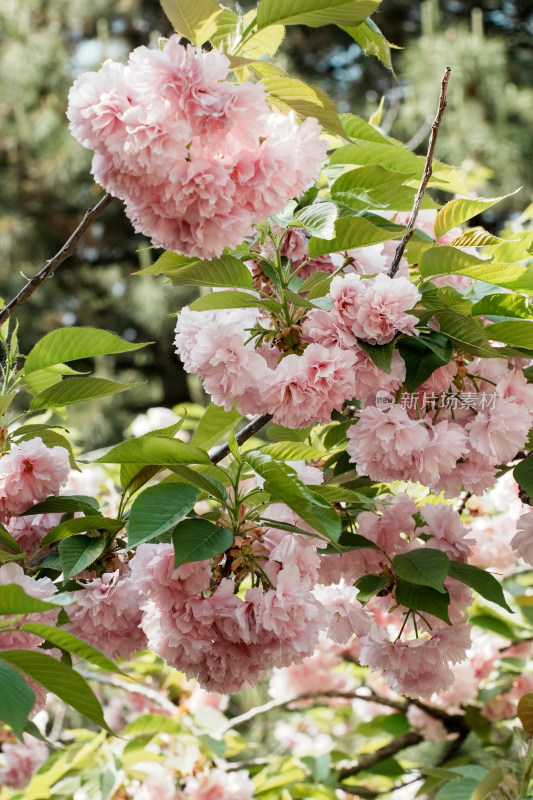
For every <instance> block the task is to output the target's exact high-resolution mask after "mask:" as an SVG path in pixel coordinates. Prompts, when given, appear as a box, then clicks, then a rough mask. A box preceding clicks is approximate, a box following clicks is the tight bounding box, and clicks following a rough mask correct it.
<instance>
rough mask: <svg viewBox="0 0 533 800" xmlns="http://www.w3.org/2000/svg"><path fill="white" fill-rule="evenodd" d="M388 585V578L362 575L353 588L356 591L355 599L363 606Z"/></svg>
mask: <svg viewBox="0 0 533 800" xmlns="http://www.w3.org/2000/svg"><path fill="white" fill-rule="evenodd" d="M388 583H389V581H388V578H385V577H384V576H383V575H363V577H362V578H359V580H357V581H356V582H355V588H356V589H358V594H357V599H358V600H359V602H360V603H363V605H364V604H365V603H368V601H369V600H370V599H371V598H372V597H374V595H376V594H377V593H378V592H381V591H383V589H385V588H386V587H387V586H388Z"/></svg>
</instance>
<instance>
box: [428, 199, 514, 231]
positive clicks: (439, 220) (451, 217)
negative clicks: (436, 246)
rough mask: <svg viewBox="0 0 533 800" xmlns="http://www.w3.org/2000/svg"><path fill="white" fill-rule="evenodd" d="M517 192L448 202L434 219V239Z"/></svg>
mask: <svg viewBox="0 0 533 800" xmlns="http://www.w3.org/2000/svg"><path fill="white" fill-rule="evenodd" d="M518 191H520V190H519V189H516V191H514V192H510V194H506V195H503V197H491V198H483V197H477V198H476V199H474V200H469V199H463V198H458V199H456V200H450V201H449V202H448V203H446V205H444V206H443V207H442V208H441V210H440V211H439V212H438V214H437V217H436V219H435V226H434V230H435V239H439V238H440V237H441V236H442V235H443V234H445V233H447V232H448V231H450V230H451V229H452V228H455V226H456V225H462V224H463V222H466V221H467V220H469V219H471V218H472V217H476V216H477V215H478V214H481V212H482V211H486V210H487V208H491V207H492V206H494V205H496V203H500V202H501V201H502V200H506V199H507V198H508V197H512V196H513V195H514V194H516V192H518Z"/></svg>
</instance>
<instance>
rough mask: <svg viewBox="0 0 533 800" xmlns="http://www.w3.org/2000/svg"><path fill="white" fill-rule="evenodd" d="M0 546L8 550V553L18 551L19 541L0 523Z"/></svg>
mask: <svg viewBox="0 0 533 800" xmlns="http://www.w3.org/2000/svg"><path fill="white" fill-rule="evenodd" d="M0 547H2V548H5V549H6V550H9V552H10V553H20V547H19V543H18V542H17V540H16V539H13V537H12V536H11V534H10V533H9V531H8V530H6V529H5V528H4V526H3V525H0Z"/></svg>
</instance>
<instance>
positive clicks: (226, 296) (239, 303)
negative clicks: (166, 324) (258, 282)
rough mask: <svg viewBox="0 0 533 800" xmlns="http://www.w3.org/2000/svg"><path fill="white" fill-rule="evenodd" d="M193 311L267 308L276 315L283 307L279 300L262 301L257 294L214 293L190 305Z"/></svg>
mask: <svg viewBox="0 0 533 800" xmlns="http://www.w3.org/2000/svg"><path fill="white" fill-rule="evenodd" d="M189 308H190V309H191V311H212V310H214V309H219V308H265V309H266V310H267V311H272V312H273V313H274V314H277V313H279V311H280V310H281V305H280V304H279V303H278V302H277V300H272V299H267V300H262V299H261V298H260V297H259V296H258V295H257V294H255V293H254V294H248V293H246V292H236V291H235V292H234V291H224V290H222V291H221V292H212V293H211V294H206V295H204V296H203V297H199V298H198V299H197V300H195V301H194V302H193V303H191V304H190V306H189Z"/></svg>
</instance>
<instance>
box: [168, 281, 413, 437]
mask: <svg viewBox="0 0 533 800" xmlns="http://www.w3.org/2000/svg"><path fill="white" fill-rule="evenodd" d="M330 296H331V298H332V300H333V308H332V310H331V311H329V312H328V311H322V310H320V309H317V310H312V311H311V312H310V313H309V315H308V317H307V319H306V320H305V322H304V323H303V326H302V347H303V352H302V353H301V354H300V355H299V354H297V353H288V354H285V355H284V357H281V354H280V351H279V349H277V348H276V347H275V346H274V345H271V344H267V343H263V344H262V346H261V347H259V348H256V347H255V343H254V341H253V339H250V334H249V331H250V330H251V329H252V328H253V327H254V325H256V324H257V323H258V322H260V321H263V318H264V315H261V314H260V312H259V311H258V310H255V309H243V310H241V309H238V310H235V309H231V310H225V309H223V310H220V311H206V312H201V311H191V310H190V309H189V308H185V309H183V310H182V312H181V313H180V316H179V318H178V323H177V326H176V338H175V344H176V349H177V352H178V354H179V355H180V358H181V360H182V362H183V366H184V368H185V370H186V371H187V372H192V373H196V374H197V375H199V376H200V377H201V378H203V380H204V388H205V390H206V391H207V392H209V394H211V397H212V399H213V402H215V403H217V404H219V405H223V406H224V407H225V408H226V409H229V408H231V407H232V406H233V405H234V404H235V405H236V407H237V409H238V410H239V411H240V412H241V413H243V414H247V413H262V414H265V413H266V414H272V416H273V418H274V421H275V422H278V423H279V424H281V425H285V426H286V427H289V428H302V427H305V426H306V425H309V424H310V423H312V422H323V423H327V422H329V421H330V419H331V412H332V411H333V410H334V409H337V410H340V408H341V407H342V404H343V402H344V401H345V400H346V399H351V398H352V397H357V398H360V399H366V397H367V396H368V395H369V393H375V392H376V390H377V389H385V390H387V391H388V390H391V389H398V387H399V386H400V385H401V383H402V381H403V380H404V379H405V364H404V361H403V359H402V357H401V356H400V354H399V353H395V354H394V357H393V363H392V368H391V372H390V374H387V373H385V372H383V371H382V370H380V369H379V368H378V367H376V366H375V364H374V363H373V362H372V360H371V359H370V357H369V356H368V355H367V353H366V352H365V351H364V350H363V349H362V348H361V347H359V345H358V344H357V341H358V339H360V340H361V341H366V342H368V343H372V344H376V343H379V344H385V343H388V342H390V341H391V340H392V338H393V337H394V336H395V335H396V334H397V333H399V332H404V333H407V332H409V333H411V332H413V331H414V325H415V323H416V317H415V316H414V315H412V314H409V313H407V312H408V311H409V310H410V309H412V308H413V307H414V305H415V304H416V302H417V301H418V299H419V297H420V295H419V293H418V291H417V290H416V288H415V287H414V286H413V285H412V284H411V283H410V282H409V281H408V280H407V279H406V278H404V277H399V278H395V279H392V278H389V277H388V276H386V275H383V274H379V275H377V276H375V277H369V278H364V279H363V278H361V277H360V276H359V275H357V274H355V273H351V274H346V275H339V276H337V277H335V278H334V279H333V281H332V284H331V293H330ZM221 327H223V328H224V337H223V338H222V337H220V335H219V332H220V328H221Z"/></svg>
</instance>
